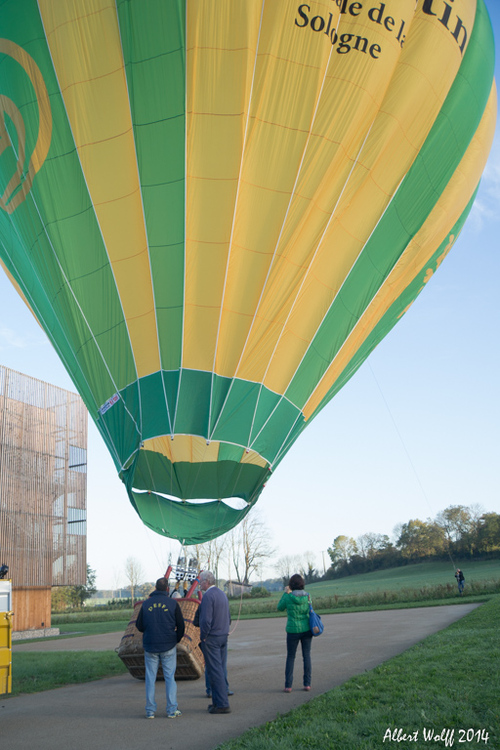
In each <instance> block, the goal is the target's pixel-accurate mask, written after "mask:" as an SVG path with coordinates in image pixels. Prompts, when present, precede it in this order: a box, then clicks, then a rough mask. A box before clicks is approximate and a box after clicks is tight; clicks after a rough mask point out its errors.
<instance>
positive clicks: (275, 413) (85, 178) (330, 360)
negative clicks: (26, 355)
mask: <svg viewBox="0 0 500 750" xmlns="http://www.w3.org/2000/svg"><path fill="white" fill-rule="evenodd" d="M0 28H1V36H2V39H1V40H0V97H1V108H2V112H3V116H2V118H1V125H0V127H1V133H0V136H1V139H0V151H1V153H0V180H1V188H0V192H1V199H0V204H1V205H0V244H1V249H0V255H1V258H2V263H3V265H4V268H5V270H6V272H7V273H8V274H9V276H10V278H11V280H12V281H13V283H14V284H15V285H16V286H17V288H18V291H19V292H20V294H21V295H22V296H23V297H24V299H25V301H26V303H27V304H28V305H29V306H30V308H31V310H32V311H33V314H34V315H35V316H36V318H37V319H38V321H39V322H40V325H41V326H42V327H43V329H44V330H45V331H46V333H47V335H48V336H49V338H50V340H51V341H52V343H53V345H54V347H55V348H56V350H57V352H58V353H59V355H60V357H61V359H62V361H63V363H64V365H65V366H66V368H67V370H68V372H69V373H70V375H71V377H72V379H73V382H74V383H75V386H76V388H77V389H78V391H79V392H80V394H81V395H82V397H83V399H84V401H85V403H86V405H87V407H88V410H89V412H90V415H91V417H92V418H93V420H94V421H95V423H96V425H97V427H98V429H99V430H100V432H101V434H102V437H103V439H104V441H105V443H106V445H107V447H108V448H109V451H110V452H111V455H112V457H113V459H114V462H115V464H116V468H117V471H118V472H119V475H120V477H121V479H122V480H123V482H124V483H125V485H126V489H127V492H128V496H129V498H130V501H131V502H132V504H133V505H134V507H135V509H136V510H137V512H138V514H139V515H140V517H141V518H142V520H143V521H144V523H145V524H146V525H147V526H149V527H150V528H152V529H154V530H155V531H156V532H158V533H160V534H164V535H166V536H169V537H172V538H176V539H179V540H180V541H182V542H184V543H187V544H193V543H197V542H201V541H204V540H208V539H212V538H214V537H216V536H218V535H219V534H222V533H223V532H225V531H227V530H228V529H230V528H232V527H233V526H235V525H236V524H237V523H238V522H239V521H240V520H241V519H242V518H243V517H244V516H245V514H246V513H247V512H248V510H249V509H250V508H251V507H252V506H253V505H254V503H255V502H256V501H257V499H258V497H259V495H260V494H261V492H262V489H263V487H264V485H265V483H266V482H267V480H268V479H269V477H270V476H271V474H272V472H273V471H274V470H275V469H276V467H277V466H278V464H279V463H280V461H281V460H282V459H283V457H284V456H285V455H286V453H287V451H288V450H289V448H290V447H291V446H292V445H293V443H294V442H295V440H296V439H297V438H298V436H299V435H300V433H301V432H302V430H303V429H304V428H305V427H306V426H307V425H308V424H309V423H310V422H311V420H312V419H313V418H314V417H315V415H316V414H318V412H319V411H320V410H321V409H322V408H323V407H324V406H325V405H326V404H327V403H328V402H329V401H330V399H332V398H333V396H335V394H336V393H337V392H338V391H339V389H340V388H341V387H342V386H343V385H344V384H345V383H346V382H347V381H348V380H349V378H351V377H352V375H353V374H354V373H355V372H356V370H357V369H358V368H359V367H360V365H361V364H362V363H363V361H364V360H365V359H366V357H367V356H368V355H369V354H370V352H371V351H372V350H373V349H374V347H375V346H376V345H377V344H378V343H379V342H380V340H381V339H382V338H383V337H384V336H385V335H386V334H387V333H388V332H389V331H390V330H391V328H392V327H393V326H394V325H395V324H396V322H397V321H398V319H400V318H401V317H402V316H403V315H404V313H405V311H406V310H407V309H408V307H409V306H410V305H411V304H412V302H413V301H414V300H415V298H416V297H417V295H418V294H419V293H420V292H421V291H422V289H423V288H424V287H425V285H426V283H427V282H428V280H429V278H430V277H431V276H432V275H433V274H434V272H435V271H436V269H437V268H438V266H439V265H440V264H441V262H442V261H443V259H444V258H445V256H446V255H447V253H448V252H449V250H450V248H451V247H452V245H453V243H454V242H455V240H456V238H457V236H458V235H459V233H460V230H461V228H462V225H463V223H464V221H465V219H466V216H467V214H468V212H469V210H470V208H471V206H472V202H473V200H474V195H475V192H476V190H477V186H478V183H479V180H480V176H481V173H482V170H483V168H484V165H485V163H486V159H487V155H488V152H489V149H490V145H491V142H492V138H493V132H494V127H495V113H496V92H495V85H494V80H493V64H494V45H493V37H492V30H491V25H490V21H489V18H488V15H487V11H486V8H485V5H484V0H455V1H454V2H452V1H451V0H449V1H448V2H446V1H445V0H419V1H418V2H415V0H384V2H380V0H359V1H358V2H353V1H352V0H308V2H300V0H293V2H292V1H291V0H169V2H165V1H164V0H116V2H115V1H114V0H113V1H111V0H65V2H57V3H56V2H52V1H51V0H38V2H35V0H15V2H14V0H11V1H8V0H6V1H5V2H3V3H2V4H1V5H0ZM234 498H236V499H238V500H239V502H240V506H238V505H237V504H236V503H234V502H232V500H230V499H234Z"/></svg>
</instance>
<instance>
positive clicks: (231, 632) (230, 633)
mask: <svg viewBox="0 0 500 750" xmlns="http://www.w3.org/2000/svg"><path fill="white" fill-rule="evenodd" d="M242 605H243V586H241V592H240V606H239V608H238V616H237V618H236V622H235V624H234V628H232V629H231V630H230V631H229V633H228V635H232V634H233V633H234V631H235V630H236V628H237V627H238V623H239V621H240V617H241V607H242Z"/></svg>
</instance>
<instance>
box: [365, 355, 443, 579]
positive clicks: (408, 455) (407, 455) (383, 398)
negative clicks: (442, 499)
mask: <svg viewBox="0 0 500 750" xmlns="http://www.w3.org/2000/svg"><path fill="white" fill-rule="evenodd" d="M368 367H369V368H370V372H371V374H372V377H373V379H374V381H375V384H376V386H377V388H378V390H379V393H380V396H381V397H382V401H383V402H384V404H385V408H386V409H387V412H388V414H389V416H390V418H391V421H392V424H393V426H394V429H395V430H396V433H397V436H398V438H399V440H400V442H401V445H402V446H403V450H404V452H405V453H406V457H407V459H408V462H409V464H410V466H411V468H412V470H413V473H414V475H415V478H416V480H417V483H418V486H419V487H420V490H421V492H422V495H423V497H424V499H425V501H426V503H427V505H428V506H429V510H430V511H431V513H433V514H435V513H436V510H435V508H433V506H432V503H431V502H430V500H429V498H428V496H427V493H426V491H425V489H424V486H423V484H422V482H421V480H420V476H419V474H418V472H417V470H416V468H415V464H414V463H413V461H412V458H411V456H410V453H409V451H408V448H407V446H406V443H405V441H404V440H403V436H402V435H401V432H400V431H399V428H398V426H397V424H396V420H395V418H394V415H393V413H392V411H391V409H390V407H389V404H388V403H387V399H386V398H385V396H384V393H383V391H382V388H381V387H380V383H379V382H378V380H377V378H376V376H375V373H374V372H373V368H372V366H371V363H370V362H368ZM448 555H449V558H450V561H451V564H452V566H453V569H455V568H456V566H455V562H454V560H453V557H452V555H451V551H450V547H449V544H448Z"/></svg>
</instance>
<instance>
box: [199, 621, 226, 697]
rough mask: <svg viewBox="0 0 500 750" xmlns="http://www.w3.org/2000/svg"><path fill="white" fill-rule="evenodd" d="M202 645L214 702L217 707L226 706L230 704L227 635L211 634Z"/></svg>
mask: <svg viewBox="0 0 500 750" xmlns="http://www.w3.org/2000/svg"><path fill="white" fill-rule="evenodd" d="M200 645H201V650H202V652H203V656H204V657H205V669H206V670H207V674H208V679H209V680H210V686H211V688H212V703H213V705H214V706H217V708H225V707H226V706H229V701H228V699H227V686H226V674H225V669H224V666H225V664H226V661H227V635H209V636H208V637H207V639H206V640H205V641H202V643H201V644H200Z"/></svg>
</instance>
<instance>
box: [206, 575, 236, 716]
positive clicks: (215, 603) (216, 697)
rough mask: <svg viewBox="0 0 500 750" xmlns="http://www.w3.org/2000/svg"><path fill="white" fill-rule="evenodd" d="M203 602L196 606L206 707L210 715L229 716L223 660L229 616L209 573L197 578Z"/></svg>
mask: <svg viewBox="0 0 500 750" xmlns="http://www.w3.org/2000/svg"><path fill="white" fill-rule="evenodd" d="M199 581H200V588H201V590H202V591H203V599H202V600H201V603H200V641H201V643H200V646H201V650H202V652H203V656H204V657H205V669H206V670H207V673H208V678H209V680H210V685H211V688H212V700H213V704H212V705H211V706H209V707H208V710H209V712H210V713H211V714H229V713H231V709H230V708H229V701H228V699H227V693H228V690H227V683H226V674H225V669H224V667H225V664H226V659H227V637H228V635H229V625H230V622H231V620H230V615H229V602H228V600H227V596H226V595H225V593H224V592H223V591H221V590H220V589H219V588H217V586H216V585H215V577H214V575H213V573H211V572H210V571H209V570H204V571H203V573H201V574H200V578H199Z"/></svg>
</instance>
